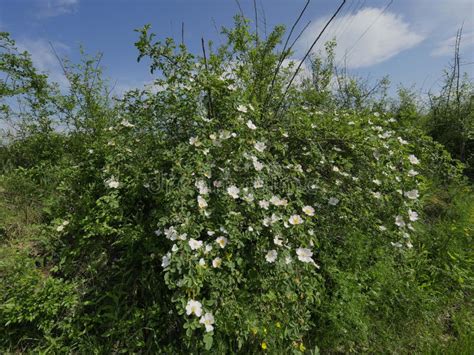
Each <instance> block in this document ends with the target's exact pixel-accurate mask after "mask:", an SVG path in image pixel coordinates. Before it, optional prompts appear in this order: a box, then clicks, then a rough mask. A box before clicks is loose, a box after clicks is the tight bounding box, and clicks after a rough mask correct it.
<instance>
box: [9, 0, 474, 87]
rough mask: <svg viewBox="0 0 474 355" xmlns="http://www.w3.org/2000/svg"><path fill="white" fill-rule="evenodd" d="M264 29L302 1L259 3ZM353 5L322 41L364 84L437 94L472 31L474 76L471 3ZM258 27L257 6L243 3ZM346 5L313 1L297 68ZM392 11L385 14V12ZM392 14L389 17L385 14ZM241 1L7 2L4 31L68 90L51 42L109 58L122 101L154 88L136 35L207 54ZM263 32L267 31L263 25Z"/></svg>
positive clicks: (370, 1) (285, 20)
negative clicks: (140, 31) (145, 30)
mask: <svg viewBox="0 0 474 355" xmlns="http://www.w3.org/2000/svg"><path fill="white" fill-rule="evenodd" d="M257 3H258V8H259V19H260V20H261V21H262V20H263V18H264V17H265V18H266V22H267V26H268V27H269V28H271V27H272V26H274V25H276V24H285V25H287V26H290V25H291V23H292V22H293V21H294V19H295V18H296V17H297V15H298V14H299V11H300V9H301V8H302V7H303V5H304V4H305V1H304V0H257ZM389 3H390V1H388V0H387V1H381V0H366V1H364V0H347V3H346V5H345V7H344V8H343V10H342V11H341V13H340V16H339V17H338V18H337V19H336V20H335V21H334V22H333V23H332V25H331V26H330V27H329V28H328V31H327V35H326V36H324V37H323V40H324V39H330V38H331V37H333V36H336V39H337V41H338V49H337V55H338V62H340V63H341V64H342V63H343V62H346V64H347V66H348V68H349V70H350V71H351V72H353V73H355V74H358V75H361V76H363V77H368V76H369V77H370V78H380V77H382V76H383V75H386V74H388V75H389V76H390V79H391V81H392V83H393V85H394V87H396V86H397V84H400V83H401V84H403V85H405V86H411V85H416V86H417V88H418V89H419V90H420V91H421V92H426V91H428V90H430V89H432V90H435V91H436V89H437V88H438V87H439V84H440V80H439V79H440V77H441V76H442V70H443V68H445V67H446V65H447V64H448V63H449V61H450V59H451V57H452V46H453V44H454V36H455V34H456V31H457V29H458V28H459V27H460V26H461V25H462V24H464V39H463V45H462V62H463V69H464V70H465V71H467V72H469V73H470V74H471V76H473V75H474V64H472V63H473V62H474V2H473V1H472V0H394V1H393V2H392V3H391V4H390V6H389V7H388V8H386V6H387V5H388V4H389ZM240 4H241V6H242V9H243V11H244V13H245V14H246V15H248V16H249V17H251V18H253V16H254V15H253V1H252V0H240ZM338 4H339V1H335V0H319V1H318V0H313V1H311V3H310V5H309V7H308V10H307V12H306V14H305V16H304V18H303V19H302V21H301V24H302V25H304V24H306V23H307V22H308V21H311V24H310V26H309V27H308V29H307V31H306V32H305V34H304V35H303V36H302V37H301V40H300V41H299V42H298V43H297V45H296V53H295V55H294V58H295V59H298V58H301V56H302V53H304V50H305V49H306V48H307V47H308V44H309V43H310V42H311V41H312V39H313V38H314V37H315V36H316V35H317V33H318V32H319V31H320V29H321V27H322V25H323V23H324V21H325V20H326V19H327V18H328V17H329V16H330V15H331V14H332V12H333V11H334V10H335V9H336V8H337V6H338ZM385 8H386V9H385ZM384 9H385V11H384ZM237 11H238V7H237V5H236V1H235V0H174V1H173V0H0V30H2V31H7V32H10V33H11V34H12V36H13V38H14V39H15V40H16V41H17V43H18V45H19V47H20V48H22V49H27V50H29V51H30V52H31V53H32V56H33V59H34V61H35V63H36V65H37V66H38V67H39V68H40V69H41V70H44V71H47V72H48V73H50V75H51V78H52V79H53V80H56V81H58V82H60V83H62V84H64V83H65V78H64V77H63V75H62V72H61V68H60V66H59V64H58V63H57V60H56V59H55V57H54V55H53V53H52V50H51V47H50V45H49V42H51V43H53V45H54V47H55V48H56V50H57V52H59V54H60V55H65V56H68V57H69V58H71V59H72V60H77V58H78V52H79V50H78V49H79V45H80V44H82V45H83V46H84V47H85V49H86V51H87V52H89V53H96V52H98V51H100V52H103V53H104V57H103V62H102V63H103V65H104V66H105V68H106V74H107V76H108V77H110V78H111V79H112V81H113V82H114V81H115V80H116V81H117V84H116V88H117V90H118V91H123V90H126V89H128V88H133V87H137V86H142V85H144V84H146V83H150V82H151V81H152V79H153V78H152V76H151V75H150V74H149V73H148V68H147V66H146V64H145V63H139V64H137V62H136V57H137V51H136V49H135V47H134V45H133V43H134V42H135V41H136V39H137V34H136V33H135V32H134V31H133V30H134V29H135V28H139V27H142V26H143V25H144V24H147V23H150V24H151V25H152V29H153V31H154V32H155V33H156V34H157V35H158V37H160V38H165V37H169V36H171V37H175V38H176V39H178V40H180V37H181V23H182V22H184V27H185V43H186V44H187V45H188V46H189V48H190V49H191V50H192V51H198V50H199V49H200V39H201V37H204V38H205V39H210V40H213V41H214V42H215V43H216V44H218V43H219V41H220V35H219V32H218V29H220V28H221V27H222V26H229V25H231V23H232V16H233V15H234V14H235V13H237ZM260 28H263V23H260Z"/></svg>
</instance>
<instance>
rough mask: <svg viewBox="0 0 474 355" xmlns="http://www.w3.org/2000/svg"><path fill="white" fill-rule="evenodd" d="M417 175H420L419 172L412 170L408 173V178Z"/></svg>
mask: <svg viewBox="0 0 474 355" xmlns="http://www.w3.org/2000/svg"><path fill="white" fill-rule="evenodd" d="M417 175H418V171H416V170H413V169H410V170H409V171H408V176H411V177H413V176H417Z"/></svg>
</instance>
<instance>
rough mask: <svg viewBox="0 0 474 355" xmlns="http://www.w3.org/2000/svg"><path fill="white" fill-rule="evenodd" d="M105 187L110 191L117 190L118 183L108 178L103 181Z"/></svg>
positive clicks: (112, 178)
mask: <svg viewBox="0 0 474 355" xmlns="http://www.w3.org/2000/svg"><path fill="white" fill-rule="evenodd" d="M105 185H106V186H107V187H109V188H111V189H118V187H119V186H120V183H119V181H118V180H117V179H115V177H113V176H112V177H110V178H109V179H108V180H106V181H105Z"/></svg>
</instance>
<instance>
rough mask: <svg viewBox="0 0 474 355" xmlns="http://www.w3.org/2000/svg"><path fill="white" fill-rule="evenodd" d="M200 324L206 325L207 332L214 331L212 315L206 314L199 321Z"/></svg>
mask: <svg viewBox="0 0 474 355" xmlns="http://www.w3.org/2000/svg"><path fill="white" fill-rule="evenodd" d="M199 323H201V324H204V326H205V327H206V332H212V331H213V330H214V326H213V324H214V316H213V315H212V313H206V314H205V315H203V316H202V317H201V319H199Z"/></svg>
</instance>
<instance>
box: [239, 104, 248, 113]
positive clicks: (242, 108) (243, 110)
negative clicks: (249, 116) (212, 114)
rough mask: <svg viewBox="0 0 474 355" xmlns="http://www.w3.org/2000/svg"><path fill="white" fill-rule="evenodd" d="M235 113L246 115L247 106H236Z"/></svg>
mask: <svg viewBox="0 0 474 355" xmlns="http://www.w3.org/2000/svg"><path fill="white" fill-rule="evenodd" d="M237 111H239V112H242V113H247V112H248V109H247V106H245V105H239V106H237Z"/></svg>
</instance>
